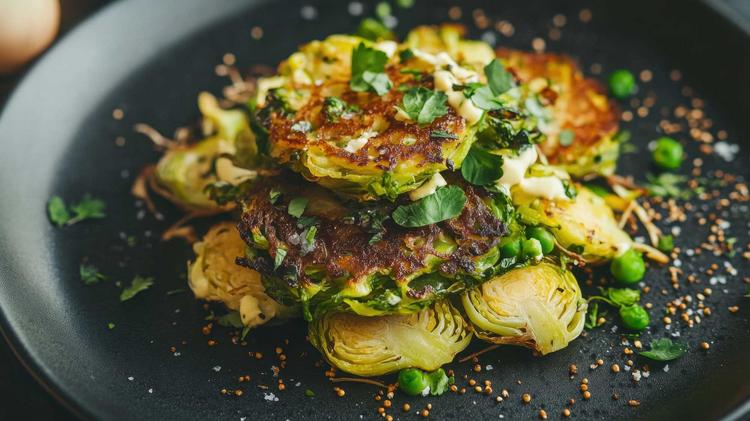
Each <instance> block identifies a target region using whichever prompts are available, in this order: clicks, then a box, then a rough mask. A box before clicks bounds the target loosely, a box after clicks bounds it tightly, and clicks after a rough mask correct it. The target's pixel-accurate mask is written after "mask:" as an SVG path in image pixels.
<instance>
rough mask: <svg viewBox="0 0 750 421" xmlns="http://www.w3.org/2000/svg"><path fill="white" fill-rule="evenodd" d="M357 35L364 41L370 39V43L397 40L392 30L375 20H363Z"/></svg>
mask: <svg viewBox="0 0 750 421" xmlns="http://www.w3.org/2000/svg"><path fill="white" fill-rule="evenodd" d="M355 34H356V35H358V36H360V37H362V38H364V39H369V40H370V41H377V40H383V39H386V40H391V39H394V38H395V36H394V35H393V32H391V30H390V29H388V28H387V27H386V26H385V25H383V24H382V23H381V22H380V21H379V20H377V19H373V18H365V19H362V22H360V23H359V26H358V27H357V32H355Z"/></svg>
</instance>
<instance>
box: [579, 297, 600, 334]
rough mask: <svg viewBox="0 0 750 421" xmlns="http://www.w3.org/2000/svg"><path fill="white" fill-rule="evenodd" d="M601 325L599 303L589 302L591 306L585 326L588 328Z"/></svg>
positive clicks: (587, 312)
mask: <svg viewBox="0 0 750 421" xmlns="http://www.w3.org/2000/svg"><path fill="white" fill-rule="evenodd" d="M598 326H599V303H597V302H593V303H590V304H589V308H588V310H587V311H586V322H585V323H584V325H583V327H585V328H586V329H593V328H595V327H598Z"/></svg>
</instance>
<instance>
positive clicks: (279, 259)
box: [273, 248, 286, 270]
mask: <svg viewBox="0 0 750 421" xmlns="http://www.w3.org/2000/svg"><path fill="white" fill-rule="evenodd" d="M285 257H286V250H284V249H282V248H277V249H276V256H274V258H273V269H274V270H276V269H278V268H279V266H281V263H283V262H284V258H285Z"/></svg>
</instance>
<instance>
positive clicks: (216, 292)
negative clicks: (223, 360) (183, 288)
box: [188, 222, 298, 327]
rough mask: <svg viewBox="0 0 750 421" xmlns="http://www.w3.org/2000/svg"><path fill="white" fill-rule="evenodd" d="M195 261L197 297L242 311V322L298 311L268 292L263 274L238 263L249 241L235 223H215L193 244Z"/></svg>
mask: <svg viewBox="0 0 750 421" xmlns="http://www.w3.org/2000/svg"><path fill="white" fill-rule="evenodd" d="M193 250H194V251H195V256H196V257H195V261H194V262H192V263H190V264H189V268H188V283H189V285H190V289H192V290H193V293H194V294H195V297H196V298H200V299H204V300H207V301H219V302H222V303H224V305H226V306H227V308H229V309H230V310H236V311H239V313H240V319H241V320H242V324H243V325H245V326H247V327H255V326H258V325H261V324H264V323H267V322H268V321H269V320H271V319H273V318H274V317H290V316H293V315H295V314H298V313H297V311H296V310H295V309H294V308H291V307H287V306H283V305H281V304H279V303H278V302H276V301H274V300H273V299H272V298H271V297H269V296H268V295H267V294H266V293H265V289H264V288H263V284H262V283H261V280H260V274H259V273H258V272H256V271H254V270H252V269H247V268H244V267H242V266H239V265H237V264H236V263H235V259H236V258H237V257H238V256H243V255H244V254H245V243H244V242H243V241H242V238H240V235H239V233H238V232H237V228H236V227H235V226H234V224H232V223H229V222H223V223H220V224H217V225H215V226H213V227H212V228H211V229H210V230H209V231H208V233H206V235H205V236H204V237H203V239H202V240H201V241H200V242H198V243H195V244H194V245H193Z"/></svg>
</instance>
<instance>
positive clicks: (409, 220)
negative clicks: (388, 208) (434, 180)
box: [391, 186, 466, 228]
mask: <svg viewBox="0 0 750 421" xmlns="http://www.w3.org/2000/svg"><path fill="white" fill-rule="evenodd" d="M464 205H466V194H464V191H463V190H461V188H460V187H458V186H445V187H440V188H439V189H437V190H435V193H432V194H431V195H429V196H426V197H423V198H421V199H419V200H417V201H416V202H414V203H410V204H408V205H401V206H399V207H397V208H396V209H395V210H394V211H393V213H392V214H391V216H392V217H393V221H394V222H395V223H397V224H398V225H401V226H402V227H407V228H414V227H423V226H425V225H430V224H435V223H438V222H441V221H445V220H448V219H452V218H455V217H457V216H458V215H460V214H461V211H462V210H463V209H464Z"/></svg>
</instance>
